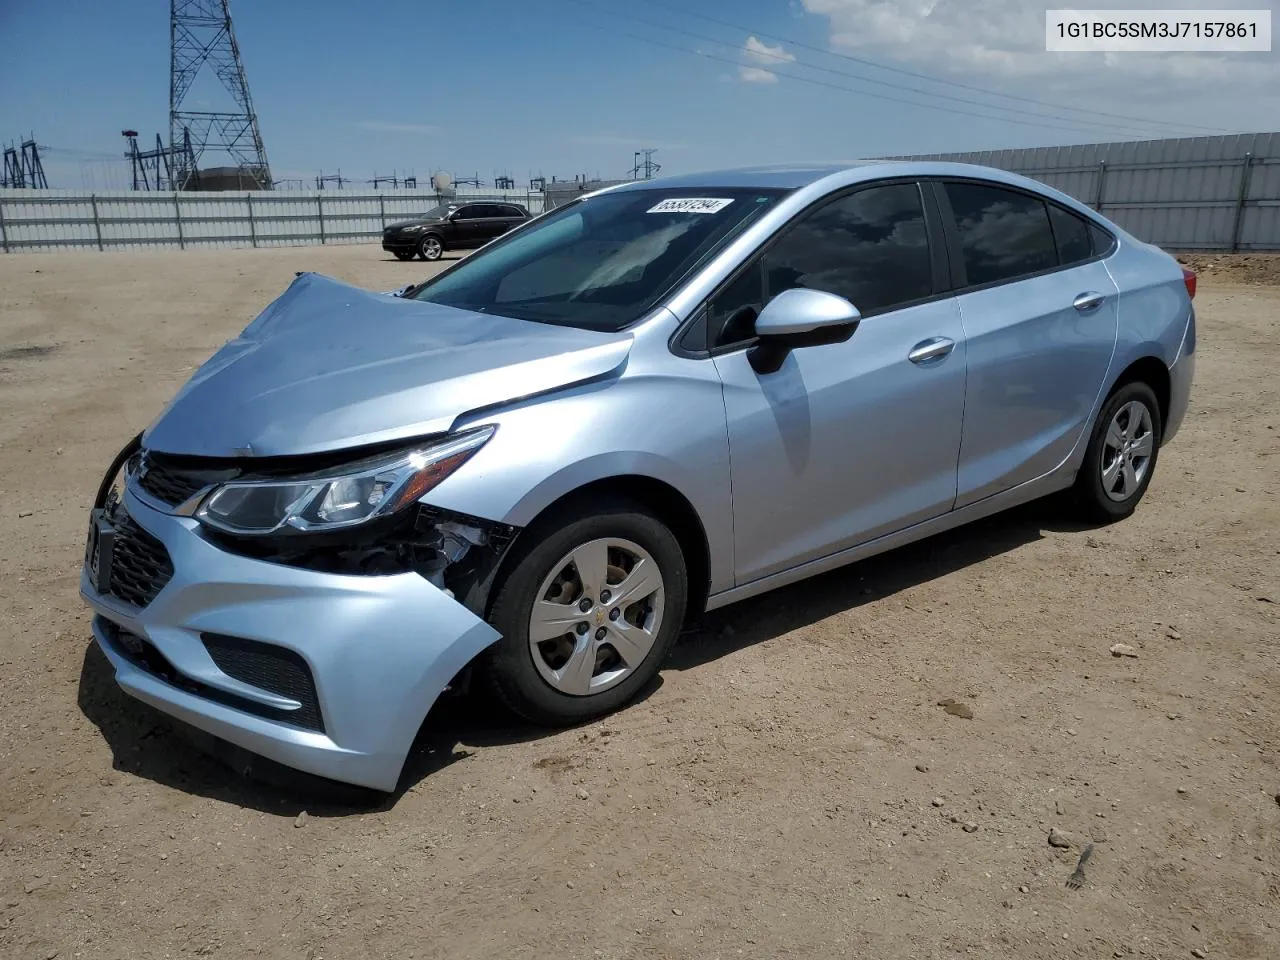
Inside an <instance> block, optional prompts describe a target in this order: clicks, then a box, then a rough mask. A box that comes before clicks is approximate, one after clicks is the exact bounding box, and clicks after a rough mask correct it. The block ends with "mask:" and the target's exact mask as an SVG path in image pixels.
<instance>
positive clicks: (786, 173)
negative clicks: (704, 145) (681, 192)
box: [617, 163, 869, 190]
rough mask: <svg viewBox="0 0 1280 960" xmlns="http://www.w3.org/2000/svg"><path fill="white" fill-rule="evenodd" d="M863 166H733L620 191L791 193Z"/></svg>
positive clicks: (629, 185)
mask: <svg viewBox="0 0 1280 960" xmlns="http://www.w3.org/2000/svg"><path fill="white" fill-rule="evenodd" d="M867 165H869V164H864V163H853V164H849V163H823V164H819V163H798V164H797V163H779V164H767V165H763V166H755V167H732V168H729V169H724V170H707V171H704V172H701V173H686V174H682V175H681V176H678V177H658V178H656V179H654V180H637V181H634V182H632V183H627V184H623V185H622V186H620V187H618V188H617V189H619V190H645V189H656V190H666V189H683V188H685V187H744V188H746V189H748V190H749V189H752V188H759V189H766V188H774V189H783V190H794V189H796V188H797V187H806V186H808V185H809V184H811V183H816V182H817V181H819V180H822V179H824V178H826V177H829V176H831V175H833V174H837V173H843V172H845V171H847V170H853V169H855V168H857V167H862V166H867Z"/></svg>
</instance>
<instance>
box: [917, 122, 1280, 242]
mask: <svg viewBox="0 0 1280 960" xmlns="http://www.w3.org/2000/svg"><path fill="white" fill-rule="evenodd" d="M892 159H899V160H906V159H911V160H956V161H961V162H964V163H981V164H984V165H986V166H990V167H999V168H1000V169H1002V170H1009V171H1011V172H1013V173H1020V174H1023V175H1024V176H1028V177H1032V178H1034V179H1036V180H1040V181H1041V182H1043V183H1047V184H1049V185H1050V186H1053V187H1057V188H1058V189H1059V190H1061V191H1062V192H1063V193H1067V194H1070V195H1071V196H1073V197H1075V198H1076V199H1077V200H1080V201H1082V202H1083V203H1087V204H1088V205H1089V206H1091V207H1093V208H1094V209H1095V210H1098V211H1099V212H1101V213H1103V214H1104V215H1106V216H1107V217H1108V218H1110V219H1111V220H1114V221H1115V222H1116V223H1118V224H1119V225H1120V226H1122V227H1124V228H1125V229H1126V230H1128V231H1129V232H1130V233H1132V234H1134V236H1137V237H1139V238H1141V239H1143V240H1147V241H1149V242H1151V243H1155V244H1158V245H1159V246H1161V247H1164V248H1165V249H1166V250H1181V251H1217V250H1221V251H1230V252H1236V251H1247V250H1280V133H1251V134H1240V135H1236V136H1222V137H1187V138H1183V139H1176V140H1140V141H1133V142H1126V143H1089V144H1081V145H1077V146H1070V147H1037V148H1032V149H1027V150H982V151H978V152H974V153H934V154H928V155H917V156H912V157H895V158H892Z"/></svg>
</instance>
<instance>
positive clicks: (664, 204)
mask: <svg viewBox="0 0 1280 960" xmlns="http://www.w3.org/2000/svg"><path fill="white" fill-rule="evenodd" d="M731 203H733V201H732V200H723V199H719V198H716V197H673V198H672V199H670V200H660V201H659V202H657V203H655V204H654V205H653V206H652V207H650V208H649V209H648V210H646V211H645V213H719V212H720V211H721V210H723V209H724V208H725V207H727V206H728V205H729V204H731Z"/></svg>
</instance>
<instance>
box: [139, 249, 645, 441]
mask: <svg viewBox="0 0 1280 960" xmlns="http://www.w3.org/2000/svg"><path fill="white" fill-rule="evenodd" d="M630 349H631V335H630V334H628V333H595V332H592V331H588V330H578V329H574V328H570V327H557V326H552V325H550V324H543V323H532V322H529V321H524V320H513V319H511V318H508V317H496V316H490V315H487V314H481V313H472V312H470V311H467V310H458V309H455V308H453V307H444V306H439V305H437V304H432V303H422V302H419V301H415V300H401V299H399V298H396V297H390V296H387V295H385V294H378V293H371V292H370V291H368V290H362V289H360V288H358V287H353V286H350V285H348V284H345V283H340V282H339V281H336V280H332V279H329V278H327V277H323V276H320V275H318V274H314V273H304V274H301V275H299V276H298V277H297V278H296V279H295V280H294V282H293V283H292V284H291V285H290V286H289V288H288V289H287V290H286V291H285V292H284V293H283V294H282V295H281V296H280V297H278V298H277V299H276V300H275V301H274V302H273V303H271V304H270V306H268V307H267V309H266V310H264V311H263V312H262V313H261V314H260V315H259V316H258V318H257V319H256V320H254V321H253V322H252V323H251V324H249V326H247V327H245V329H244V331H243V332H242V333H241V334H240V335H239V336H238V337H236V338H235V339H234V340H231V341H228V342H227V343H226V344H225V345H224V346H223V347H222V349H220V350H219V351H218V352H217V353H215V354H214V355H213V356H212V357H210V358H209V360H208V361H206V362H205V363H204V365H202V366H201V367H200V368H199V369H198V370H197V371H196V372H195V373H194V374H193V375H192V377H191V379H190V380H188V381H187V383H186V384H185V385H184V386H183V387H182V389H181V390H179V391H178V393H177V395H176V396H175V397H174V398H173V400H171V401H170V402H169V405H168V406H167V407H166V408H165V410H164V411H163V412H162V413H161V414H160V416H159V417H158V418H157V419H156V421H155V422H154V423H153V424H152V425H151V426H150V427H149V428H148V429H147V431H146V433H145V434H144V435H143V441H142V442H143V445H144V446H145V447H147V448H148V449H152V450H159V451H163V452H166V453H176V454H191V455H199V456H210V457H231V456H283V455H293V454H308V453H321V452H325V451H332V450H341V449H345V448H348V447H355V446H362V445H365V444H371V443H382V442H386V441H393V440H399V439H410V438H413V437H418V436H424V435H427V434H431V433H439V432H443V431H446V430H448V429H449V427H450V426H451V425H452V424H453V422H454V420H456V419H457V418H458V417H459V416H461V415H462V414H465V413H467V412H469V411H471V410H476V409H479V408H481V407H490V406H494V405H497V404H502V403H508V402H511V401H514V400H519V399H522V398H524V397H529V396H532V395H534V394H539V393H544V392H546V391H549V390H555V389H557V388H562V387H567V386H570V385H572V384H575V383H581V382H582V381H585V380H591V379H595V378H598V377H603V376H606V375H608V374H610V373H614V372H616V371H618V370H620V368H621V367H622V365H623V364H624V363H625V361H626V358H627V354H628V352H629V351H630Z"/></svg>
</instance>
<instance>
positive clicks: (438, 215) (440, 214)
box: [418, 203, 458, 220]
mask: <svg viewBox="0 0 1280 960" xmlns="http://www.w3.org/2000/svg"><path fill="white" fill-rule="evenodd" d="M457 209H458V205H457V204H456V203H437V204H436V205H435V206H434V207H432V208H431V209H430V210H428V211H427V212H426V213H424V214H423V215H422V216H421V217H419V218H418V219H419V220H443V219H444V218H445V217H447V216H448V215H449V214H451V213H453V211H455V210H457Z"/></svg>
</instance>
